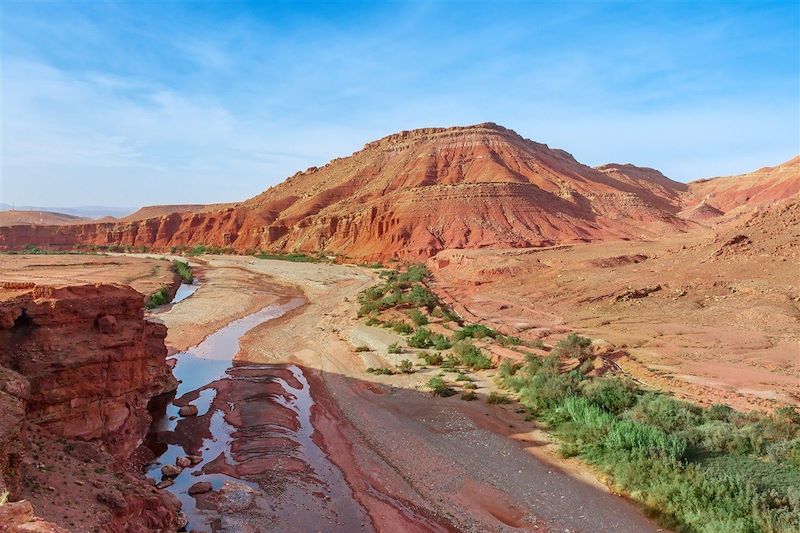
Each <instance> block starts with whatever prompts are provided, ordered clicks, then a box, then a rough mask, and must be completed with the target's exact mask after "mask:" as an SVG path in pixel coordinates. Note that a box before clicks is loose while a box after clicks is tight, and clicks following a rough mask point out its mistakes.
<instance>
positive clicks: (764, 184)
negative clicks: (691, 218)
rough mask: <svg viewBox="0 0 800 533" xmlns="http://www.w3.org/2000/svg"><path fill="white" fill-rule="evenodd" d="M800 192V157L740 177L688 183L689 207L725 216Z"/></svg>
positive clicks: (687, 203) (686, 201)
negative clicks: (708, 208) (705, 208)
mask: <svg viewBox="0 0 800 533" xmlns="http://www.w3.org/2000/svg"><path fill="white" fill-rule="evenodd" d="M799 193H800V156H798V157H795V158H794V159H791V160H789V161H786V162H785V163H782V164H780V165H776V166H774V167H765V168H761V169H758V170H756V171H753V172H749V173H747V174H742V175H739V176H723V177H719V178H711V179H704V180H697V181H693V182H691V183H689V186H688V194H687V195H686V197H685V203H686V205H687V206H688V207H694V206H709V207H710V208H712V209H716V210H719V211H720V212H723V213H727V212H729V211H731V210H733V209H736V208H737V207H740V206H749V207H754V206H758V205H762V204H767V203H770V202H775V201H778V200H783V199H785V198H789V197H792V196H795V195H797V194H799Z"/></svg>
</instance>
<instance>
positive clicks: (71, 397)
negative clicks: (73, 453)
mask: <svg viewBox="0 0 800 533" xmlns="http://www.w3.org/2000/svg"><path fill="white" fill-rule="evenodd" d="M0 288H2V289H3V291H4V293H5V295H6V296H5V298H4V299H3V300H2V301H0V364H2V365H3V366H5V367H6V368H9V369H11V370H14V371H16V372H18V373H20V374H22V375H23V376H25V377H26V378H27V379H28V380H29V381H30V399H29V402H28V418H29V420H30V421H31V422H34V423H37V424H39V425H41V426H42V427H44V428H45V429H47V430H49V431H50V432H52V433H53V434H55V435H58V436H62V437H68V438H78V439H83V440H99V441H102V442H103V443H104V444H105V445H106V446H107V447H108V449H109V450H110V451H111V452H112V453H114V454H115V455H119V456H122V457H124V456H127V455H128V454H130V453H131V452H132V451H133V450H134V449H135V448H137V447H138V446H139V444H141V442H142V439H143V438H144V436H145V434H146V432H147V428H148V425H149V423H150V416H149V415H148V413H147V402H148V401H149V400H150V398H151V397H153V396H155V395H158V394H162V393H164V392H167V391H169V390H173V389H174V388H175V387H176V381H175V378H173V377H172V372H171V370H170V368H169V366H168V365H167V363H166V360H165V358H166V355H167V350H166V347H165V345H164V338H165V337H166V335H167V330H166V327H165V326H164V325H162V324H157V323H154V322H150V321H147V320H144V310H143V308H142V295H141V294H139V293H138V292H136V291H135V290H133V289H131V288H130V287H126V286H120V285H118V286H114V285H80V286H68V287H39V286H33V285H26V284H5V285H0Z"/></svg>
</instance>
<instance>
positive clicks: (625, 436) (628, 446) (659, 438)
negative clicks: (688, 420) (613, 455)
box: [603, 420, 686, 462]
mask: <svg viewBox="0 0 800 533" xmlns="http://www.w3.org/2000/svg"><path fill="white" fill-rule="evenodd" d="M603 446H604V447H605V448H607V449H608V450H611V451H612V452H613V451H623V452H625V453H628V454H630V455H633V456H636V457H638V458H641V459H651V458H658V459H662V460H665V461H670V462H678V461H680V460H681V459H683V456H684V454H685V453H686V441H685V440H684V439H681V438H679V437H675V436H672V435H668V434H667V433H665V432H664V431H663V430H661V429H660V428H657V427H653V426H651V425H649V424H643V423H640V422H636V421H633V420H619V421H617V422H616V423H615V424H614V425H613V426H612V427H611V429H610V431H609V432H608V435H607V436H606V438H605V440H604V441H603Z"/></svg>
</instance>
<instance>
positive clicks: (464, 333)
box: [453, 324, 498, 341]
mask: <svg viewBox="0 0 800 533" xmlns="http://www.w3.org/2000/svg"><path fill="white" fill-rule="evenodd" d="M497 335H498V333H497V332H496V331H495V330H493V329H492V328H489V327H487V326H484V325H483V324H470V325H468V326H464V327H463V328H461V329H459V330H458V331H456V332H455V333H454V334H453V340H455V341H463V340H464V339H483V338H485V337H489V338H492V339H494V338H495V337H496V336H497Z"/></svg>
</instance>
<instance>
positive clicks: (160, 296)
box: [146, 287, 169, 309]
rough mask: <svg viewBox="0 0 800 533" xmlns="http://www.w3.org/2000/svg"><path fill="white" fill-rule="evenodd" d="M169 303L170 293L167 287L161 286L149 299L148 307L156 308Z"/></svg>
mask: <svg viewBox="0 0 800 533" xmlns="http://www.w3.org/2000/svg"><path fill="white" fill-rule="evenodd" d="M167 303H169V293H168V292H167V288H166V287H161V288H160V289H158V290H157V291H156V292H154V293H153V294H151V295H150V297H149V298H148V299H147V304H146V305H147V308H148V309H155V308H156V307H158V306H160V305H164V304H167Z"/></svg>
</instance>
